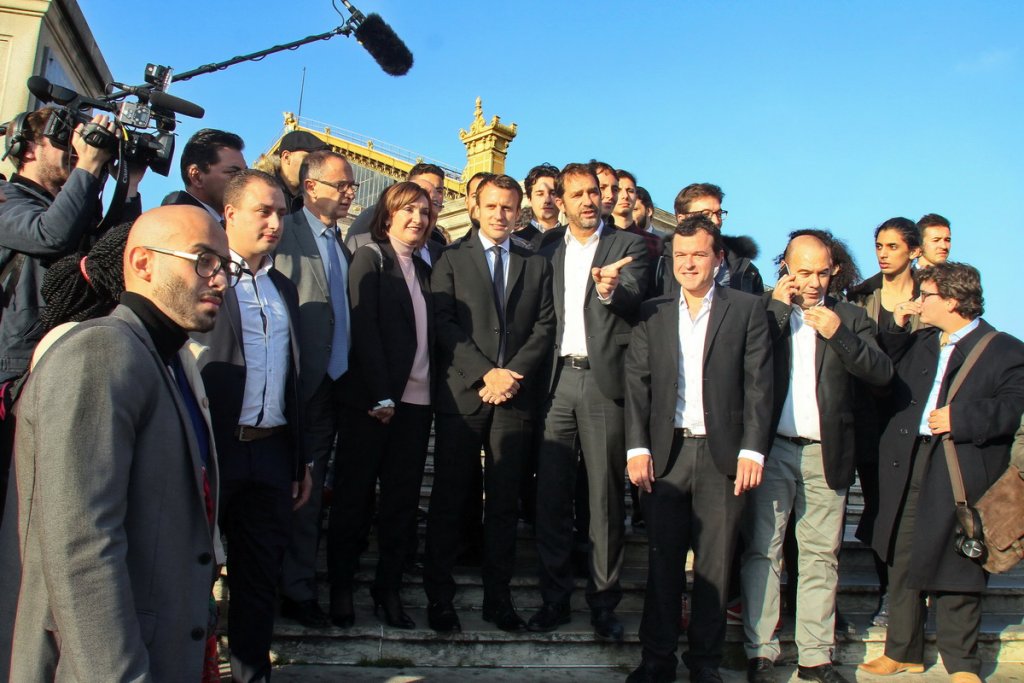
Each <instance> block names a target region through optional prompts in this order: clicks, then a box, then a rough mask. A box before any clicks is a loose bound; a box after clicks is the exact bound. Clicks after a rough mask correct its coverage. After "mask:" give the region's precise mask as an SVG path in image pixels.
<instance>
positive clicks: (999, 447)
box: [801, 261, 1024, 683]
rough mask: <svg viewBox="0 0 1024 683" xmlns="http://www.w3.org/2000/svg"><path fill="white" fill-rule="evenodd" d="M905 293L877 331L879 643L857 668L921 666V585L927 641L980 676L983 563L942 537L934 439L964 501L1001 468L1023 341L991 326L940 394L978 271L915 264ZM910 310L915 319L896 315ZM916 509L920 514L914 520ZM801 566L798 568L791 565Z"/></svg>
mask: <svg viewBox="0 0 1024 683" xmlns="http://www.w3.org/2000/svg"><path fill="white" fill-rule="evenodd" d="M917 279H918V282H919V286H920V288H921V290H920V295H919V296H918V297H917V298H916V299H915V300H914V301H908V302H904V303H901V304H897V306H896V309H895V310H894V311H893V325H892V326H889V327H887V328H885V329H883V330H882V331H881V333H880V335H879V340H880V341H881V343H882V347H883V348H885V349H886V351H888V352H889V354H890V355H891V356H892V358H893V361H894V362H895V363H896V378H895V379H894V381H893V383H892V390H891V393H890V395H889V396H888V397H887V398H886V402H885V404H884V405H883V406H882V410H883V411H885V413H887V414H888V415H889V416H890V417H889V419H888V422H887V423H886V425H885V428H884V430H883V432H882V442H881V448H880V452H881V453H884V454H885V457H884V458H882V459H881V460H880V462H879V509H878V516H877V517H876V519H875V527H874V534H873V537H872V545H873V547H874V549H875V552H877V553H878V554H879V556H880V557H881V558H882V559H883V560H885V562H886V563H887V564H888V565H889V628H888V629H887V631H886V635H885V654H884V655H882V656H881V657H879V658H877V659H875V660H872V661H871V662H868V663H866V664H861V665H860V669H861V670H863V671H866V672H868V673H872V674H876V675H884V674H893V673H897V672H901V671H905V672H910V673H913V672H918V673H920V672H921V671H923V670H924V664H923V662H924V622H925V617H926V616H927V609H926V607H925V603H924V593H926V592H927V593H931V595H932V604H933V605H934V607H935V612H936V614H935V621H936V627H937V628H936V630H937V633H936V642H937V645H938V649H939V654H941V655H942V663H943V664H944V665H945V667H946V671H948V672H949V673H950V674H951V680H952V681H954V683H971V682H972V681H980V680H981V679H980V678H979V677H978V672H979V670H980V668H981V662H980V660H979V658H978V631H979V628H980V626H981V593H982V591H983V590H984V589H985V584H986V582H987V578H988V577H987V574H985V572H984V571H983V570H982V568H981V565H979V564H978V563H977V562H975V561H973V560H969V559H967V558H965V557H963V556H961V555H959V554H958V553H957V552H956V551H955V550H954V547H953V539H954V535H955V531H956V526H957V523H956V516H955V513H954V505H953V493H952V485H951V484H950V481H949V470H948V469H947V467H946V460H945V458H944V456H943V446H942V445H941V442H942V440H943V439H950V440H951V441H952V442H953V443H954V444H955V446H956V451H957V455H958V459H959V463H960V471H961V473H962V474H963V482H964V487H965V489H966V492H967V503H968V505H974V504H975V503H977V502H978V499H979V498H980V497H981V495H982V494H983V493H984V492H985V491H986V490H987V489H988V488H989V487H990V486H991V485H992V484H993V483H994V482H995V480H996V479H997V478H998V477H999V476H1000V475H1001V474H1002V473H1003V472H1004V471H1005V469H1006V466H1007V463H1008V461H1009V453H1010V444H1011V442H1012V440H1013V435H1014V433H1015V432H1016V430H1017V427H1018V426H1019V425H1020V415H1021V413H1022V412H1024V344H1021V342H1020V341H1019V340H1017V339H1016V338H1014V337H1011V336H1010V335H1008V334H1005V333H1003V334H999V335H998V336H996V337H995V338H993V339H992V341H991V343H990V344H989V346H988V348H987V349H986V350H985V351H984V352H983V353H982V354H981V356H979V357H978V361H977V364H976V365H975V366H974V369H973V370H971V372H970V374H969V375H968V376H967V377H966V378H965V379H964V380H963V384H962V385H961V387H960V390H959V392H958V393H957V394H956V397H955V398H954V400H953V402H952V403H948V402H947V398H946V396H947V394H948V392H949V385H950V383H951V382H952V381H953V379H954V378H955V377H956V376H957V374H958V373H959V372H960V371H961V368H962V366H963V363H964V360H965V359H966V357H967V354H969V353H970V352H971V349H972V348H974V346H975V345H976V344H977V343H978V341H979V340H980V339H981V338H982V337H984V336H985V335H986V334H987V333H989V332H992V331H993V328H992V326H991V325H989V324H988V323H986V322H985V321H984V320H982V319H981V317H980V316H981V314H982V313H983V312H984V308H983V299H982V291H981V276H980V275H979V274H978V271H977V270H975V269H974V268H972V267H971V266H968V265H965V264H961V263H954V262H951V261H947V262H946V263H940V264H936V265H934V266H932V267H930V268H926V269H924V270H921V271H919V272H918V275H917ZM914 314H917V315H920V321H921V324H922V327H921V328H920V329H918V330H917V331H916V332H910V330H909V329H908V321H909V320H910V318H911V316H913V315H914ZM918 521H920V522H921V523H920V524H918ZM801 578H802V577H801Z"/></svg>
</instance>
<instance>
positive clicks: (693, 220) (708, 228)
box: [672, 214, 725, 254]
mask: <svg viewBox="0 0 1024 683" xmlns="http://www.w3.org/2000/svg"><path fill="white" fill-rule="evenodd" d="M701 230H703V231H704V232H706V233H708V234H709V235H711V237H712V238H713V240H714V250H715V253H716V254H721V253H722V252H723V251H725V242H724V241H723V240H722V231H721V230H719V229H718V226H717V225H715V224H714V223H713V222H712V221H711V219H710V218H708V217H707V216H705V215H703V214H697V215H696V216H687V217H686V218H684V219H683V220H681V221H680V222H679V225H677V226H676V229H675V232H673V233H672V234H673V235H679V236H680V237H693V236H694V235H696V234H697V233H698V232H700V231H701Z"/></svg>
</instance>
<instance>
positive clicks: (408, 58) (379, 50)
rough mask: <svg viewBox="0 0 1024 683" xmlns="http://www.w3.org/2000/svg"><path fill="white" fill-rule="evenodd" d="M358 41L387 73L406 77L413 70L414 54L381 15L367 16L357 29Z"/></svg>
mask: <svg viewBox="0 0 1024 683" xmlns="http://www.w3.org/2000/svg"><path fill="white" fill-rule="evenodd" d="M356 40H358V41H359V43H360V44H361V45H362V46H363V47H364V48H366V51H367V52H369V53H370V56H371V57H373V58H374V60H375V61H376V62H377V63H378V64H380V68H382V69H384V72H385V73H388V74H391V75H392V76H404V75H405V74H406V73H408V72H409V69H411V68H412V53H411V52H409V48H407V47H406V46H405V43H403V42H402V39H401V38H399V37H398V36H397V35H396V34H395V32H394V30H392V28H391V27H390V26H388V25H387V23H385V22H384V20H383V19H381V18H380V15H379V14H370V15H367V17H366V19H364V20H363V23H361V24H360V25H359V27H358V28H357V29H356Z"/></svg>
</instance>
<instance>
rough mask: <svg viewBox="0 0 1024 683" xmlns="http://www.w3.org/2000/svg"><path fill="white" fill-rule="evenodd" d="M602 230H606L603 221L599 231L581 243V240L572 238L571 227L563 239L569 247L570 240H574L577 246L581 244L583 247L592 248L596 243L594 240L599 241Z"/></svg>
mask: <svg viewBox="0 0 1024 683" xmlns="http://www.w3.org/2000/svg"><path fill="white" fill-rule="evenodd" d="M602 230H604V221H603V220H602V221H601V222H600V223H599V224H598V226H597V230H595V231H594V234H593V235H591V236H590V237H588V238H587V241H586V242H580V241H579V240H577V239H576V238H575V237H573V236H572V229H571V228H570V227H569V226H566V227H565V235H564V236H563V237H562V239H564V240H565V243H566V244H567V245H568V244H569V240H572V241H573V242H576V243H577V244H581V245H582V246H584V247H586V246H590V245H591V244H592V243H593V242H594V240H596V239H599V236H600V235H601V231H602Z"/></svg>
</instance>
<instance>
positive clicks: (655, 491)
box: [640, 432, 744, 670]
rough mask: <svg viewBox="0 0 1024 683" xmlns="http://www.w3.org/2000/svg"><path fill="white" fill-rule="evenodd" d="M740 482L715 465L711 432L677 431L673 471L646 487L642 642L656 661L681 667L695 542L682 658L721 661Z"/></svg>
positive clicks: (697, 663) (693, 662)
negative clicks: (682, 634) (683, 649)
mask: <svg viewBox="0 0 1024 683" xmlns="http://www.w3.org/2000/svg"><path fill="white" fill-rule="evenodd" d="M734 486H735V483H734V479H733V478H731V477H727V476H726V475H724V474H722V473H721V471H719V469H718V468H717V467H716V466H715V463H714V459H713V458H712V456H711V452H710V450H709V448H708V442H707V439H686V438H683V437H682V436H681V435H680V434H679V433H678V432H677V433H676V435H675V437H674V438H673V440H672V450H671V454H670V456H669V463H668V467H667V469H666V471H665V472H664V473H663V474H662V475H661V477H659V478H657V479H656V480H655V481H654V484H653V486H652V491H651V493H649V494H644V498H645V502H644V506H645V507H644V512H645V513H646V514H647V515H648V520H647V525H648V526H647V540H648V558H649V560H648V565H649V569H648V577H647V590H646V593H645V595H644V612H643V617H642V619H641V621H640V642H641V643H642V644H643V659H644V661H645V662H646V663H648V664H650V665H653V666H656V667H658V668H665V669H672V670H675V666H676V657H675V651H676V646H677V644H678V640H679V610H680V605H681V602H682V596H683V591H684V589H685V588H686V554H687V551H689V550H690V549H692V550H693V554H694V564H693V574H694V576H693V590H692V593H691V617H690V625H689V628H688V630H687V640H688V643H689V650H688V652H687V653H686V654H685V655H684V656H683V660H684V662H685V663H686V666H687V667H689V668H690V669H691V670H695V669H698V668H702V667H712V668H718V666H719V665H720V664H721V660H722V645H723V642H724V640H725V605H726V597H727V595H728V590H729V568H730V564H731V560H732V554H733V552H734V551H735V548H736V539H737V537H738V535H739V524H740V518H741V516H742V514H743V504H744V497H742V496H736V495H734V494H733V487H734Z"/></svg>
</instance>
